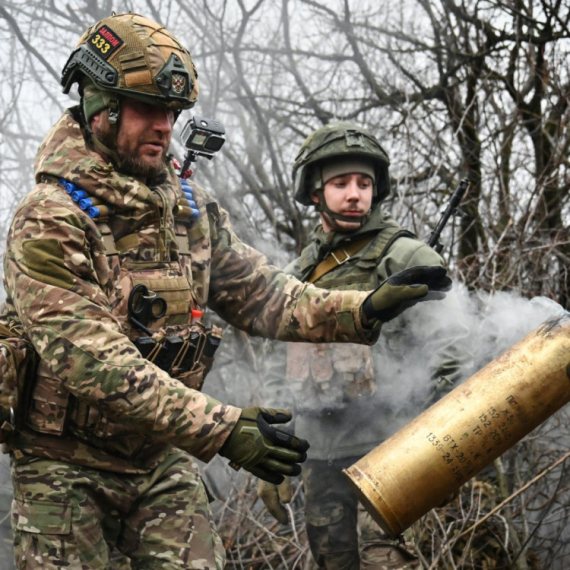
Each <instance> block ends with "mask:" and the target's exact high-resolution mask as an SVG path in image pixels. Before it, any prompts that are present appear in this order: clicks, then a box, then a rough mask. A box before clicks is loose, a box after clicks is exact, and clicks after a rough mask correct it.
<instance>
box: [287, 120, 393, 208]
mask: <svg viewBox="0 0 570 570" xmlns="http://www.w3.org/2000/svg"><path fill="white" fill-rule="evenodd" d="M349 157H350V158H353V157H354V158H359V159H366V160H369V161H370V162H372V164H373V165H374V170H375V172H376V182H375V187H374V190H375V191H374V203H378V202H380V201H382V200H383V199H384V198H386V196H387V195H388V194H389V193H390V178H389V175H388V166H389V164H390V160H389V158H388V155H387V154H386V152H385V151H384V149H383V148H382V146H381V145H380V143H379V142H378V139H376V137H375V136H374V135H373V134H372V133H371V132H370V131H368V130H367V129H364V128H362V127H360V126H357V125H355V124H353V123H345V122H342V123H331V124H328V125H325V126H324V127H321V128H320V129H317V130H316V131H314V132H313V133H311V134H310V135H309V136H308V137H307V139H306V140H305V142H304V143H303V144H302V145H301V148H300V149H299V153H298V154H297V157H296V159H295V164H294V165H293V189H294V192H295V200H297V202H299V203H301V204H304V205H305V206H310V205H314V203H313V201H312V200H311V195H312V194H314V193H315V192H316V191H317V190H320V189H321V188H322V180H321V182H320V185H319V182H318V179H319V178H320V177H316V180H317V184H316V185H314V180H315V177H312V176H311V173H312V172H313V169H314V167H315V166H318V165H319V163H321V164H322V163H325V162H328V161H330V160H331V159H339V158H349Z"/></svg>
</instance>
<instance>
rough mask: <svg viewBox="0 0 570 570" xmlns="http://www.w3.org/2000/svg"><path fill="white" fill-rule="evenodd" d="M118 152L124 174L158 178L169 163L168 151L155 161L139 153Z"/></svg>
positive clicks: (151, 178)
mask: <svg viewBox="0 0 570 570" xmlns="http://www.w3.org/2000/svg"><path fill="white" fill-rule="evenodd" d="M117 154H118V155H119V158H120V159H121V164H120V166H119V170H120V171H121V172H122V173H123V174H128V175H129V176H133V177H134V178H145V179H146V180H154V179H157V178H159V177H160V176H161V175H162V174H163V172H164V169H165V168H166V167H167V163H168V162H167V154H166V151H164V152H163V153H162V155H161V156H160V157H157V159H156V160H155V161H153V162H147V161H146V160H145V159H143V158H141V157H139V156H138V155H137V154H132V153H124V152H121V151H119V152H118V153H117Z"/></svg>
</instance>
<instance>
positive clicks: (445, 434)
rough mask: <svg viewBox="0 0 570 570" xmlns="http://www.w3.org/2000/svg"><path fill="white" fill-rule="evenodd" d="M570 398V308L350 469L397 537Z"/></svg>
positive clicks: (367, 502)
mask: <svg viewBox="0 0 570 570" xmlns="http://www.w3.org/2000/svg"><path fill="white" fill-rule="evenodd" d="M569 401H570V314H568V313H563V314H561V315H559V316H557V317H554V318H553V319H550V320H549V321H546V322H545V323H543V324H542V325H540V326H539V327H538V328H537V329H535V330H534V331H533V332H531V333H530V334H529V335H528V336H526V337H525V338H524V339H523V340H522V341H520V342H519V343H517V344H516V345H514V346H513V347H512V348H510V349H509V350H507V351H506V352H505V353H503V354H502V355H501V356H499V357H498V358H496V359H495V360H493V361H492V362H490V363H489V364H487V365H486V366H485V367H484V368H482V369H481V370H480V371H479V372H477V373H476V374H474V375H473V376H472V377H471V378H469V379H468V380H466V381H465V382H464V383H463V384H461V385H459V386H458V387H456V388H455V389H454V390H453V391H451V392H449V393H448V394H447V395H446V396H444V397H443V398H442V399H441V400H439V401H438V402H437V403H435V404H434V405H433V406H431V407H430V408H429V409H427V410H426V411H425V412H423V413H422V414H421V415H419V416H418V417H417V418H415V419H414V420H413V421H412V422H410V423H409V424H408V425H407V426H405V427H404V428H402V429H401V430H399V431H398V432H396V433H395V434H394V435H393V436H391V437H390V438H389V439H387V440H386V441H385V442H383V443H382V444H381V445H379V446H378V447H376V448H375V449H373V450H372V451H371V452H370V453H368V454H367V455H366V456H364V457H363V458H362V459H360V460H359V461H357V462H356V463H355V464H354V465H352V466H351V467H349V468H348V469H345V470H344V473H345V475H346V476H347V477H348V478H349V480H350V481H351V483H352V484H353V486H354V487H355V488H356V491H357V494H358V496H359V499H360V501H361V502H362V503H363V505H364V506H365V507H366V509H367V510H368V512H369V513H370V514H371V515H372V517H373V518H374V520H376V522H377V523H378V524H379V525H380V526H381V527H382V529H383V530H384V531H385V532H387V533H388V534H389V535H391V536H392V537H394V538H395V537H397V536H398V535H400V534H401V533H402V532H403V531H404V530H406V529H407V528H408V527H410V526H411V525H412V524H413V523H414V522H415V521H416V520H418V519H419V518H420V517H422V516H423V515H425V514H426V513H427V512H429V511H430V510H431V509H432V508H434V507H437V506H440V505H441V504H443V503H444V501H445V500H446V499H447V498H448V497H449V496H450V495H451V494H452V493H454V492H455V491H457V489H459V487H460V486H461V485H463V483H465V482H466V481H468V480H469V479H470V478H471V477H473V476H474V475H476V474H477V473H478V472H479V471H481V470H482V469H483V468H484V467H486V466H487V465H489V464H490V463H491V462H492V461H493V460H495V459H496V458H497V457H499V456H500V455H501V454H502V453H504V452H505V451H506V450H507V449H509V448H510V447H512V446H513V445H514V444H515V443H517V442H518V441H519V440H520V439H522V438H523V437H524V436H526V435H527V434H528V433H530V432H531V431H532V430H533V429H534V428H535V427H537V426H538V425H540V424H541V423H542V422H544V421H545V420H546V419H547V418H548V417H550V416H551V415H552V414H554V413H555V412H556V411H558V410H559V409H560V408H562V407H563V406H564V405H565V404H566V403H568V402H569Z"/></svg>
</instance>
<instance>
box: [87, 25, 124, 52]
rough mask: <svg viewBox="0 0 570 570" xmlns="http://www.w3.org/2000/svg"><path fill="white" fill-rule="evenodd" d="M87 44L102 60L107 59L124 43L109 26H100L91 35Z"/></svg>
mask: <svg viewBox="0 0 570 570" xmlns="http://www.w3.org/2000/svg"><path fill="white" fill-rule="evenodd" d="M87 43H88V44H89V47H90V48H91V49H92V50H93V51H94V52H96V53H98V54H99V55H100V56H101V57H102V58H103V59H109V56H110V55H111V54H112V53H113V52H115V51H116V50H117V49H119V48H120V47H121V46H122V45H123V43H124V42H123V40H122V39H121V38H120V37H119V36H118V35H117V34H116V33H115V32H114V31H113V30H111V28H109V26H101V27H100V28H99V29H98V30H97V31H96V32H95V33H94V34H92V35H91V37H90V38H89V39H88V40H87Z"/></svg>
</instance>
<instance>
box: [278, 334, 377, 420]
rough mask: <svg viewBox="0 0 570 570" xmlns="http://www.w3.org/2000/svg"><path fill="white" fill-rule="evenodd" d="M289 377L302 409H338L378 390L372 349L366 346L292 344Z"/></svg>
mask: <svg viewBox="0 0 570 570" xmlns="http://www.w3.org/2000/svg"><path fill="white" fill-rule="evenodd" d="M287 380H288V382H289V383H290V385H291V386H292V388H293V390H294V396H295V400H296V408H297V409H298V410H300V411H324V412H327V411H330V410H338V409H342V408H344V407H345V406H346V405H347V404H349V403H350V402H351V401H353V400H354V399H355V398H360V397H363V396H364V397H365V396H369V395H372V394H374V392H376V383H375V379H374V367H373V362H372V352H371V350H370V348H369V347H367V346H363V345H355V344H344V343H326V344H325V343H318V344H306V343H292V344H291V345H289V347H288V354H287Z"/></svg>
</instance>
